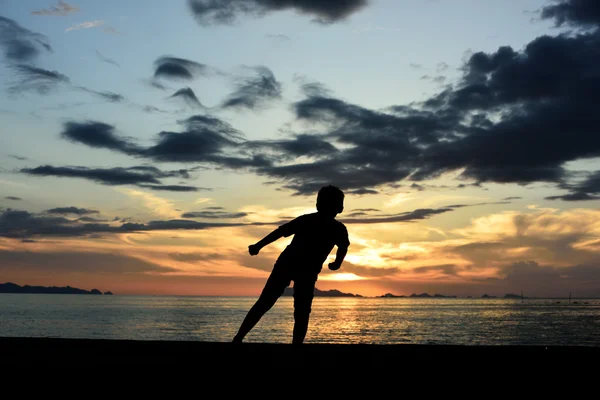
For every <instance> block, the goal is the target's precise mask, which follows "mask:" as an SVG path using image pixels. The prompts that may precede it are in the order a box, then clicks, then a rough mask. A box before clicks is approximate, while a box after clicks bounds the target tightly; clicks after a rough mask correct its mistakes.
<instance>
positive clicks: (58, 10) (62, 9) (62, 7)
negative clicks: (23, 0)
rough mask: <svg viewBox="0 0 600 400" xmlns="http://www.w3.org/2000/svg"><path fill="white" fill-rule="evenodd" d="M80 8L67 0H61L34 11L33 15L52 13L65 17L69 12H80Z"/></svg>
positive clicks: (52, 14)
mask: <svg viewBox="0 0 600 400" xmlns="http://www.w3.org/2000/svg"><path fill="white" fill-rule="evenodd" d="M79 11H80V10H79V8H77V7H75V6H72V5H70V4H69V3H67V2H66V1H62V0H59V1H58V5H56V6H51V7H49V8H42V9H41V10H36V11H32V12H31V14H32V15H51V16H61V17H64V16H66V15H69V14H73V13H77V12H79Z"/></svg>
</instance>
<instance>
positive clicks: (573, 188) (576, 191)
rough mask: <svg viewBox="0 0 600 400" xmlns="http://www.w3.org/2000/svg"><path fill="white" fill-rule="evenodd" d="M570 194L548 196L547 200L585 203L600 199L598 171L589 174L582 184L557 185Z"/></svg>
mask: <svg viewBox="0 0 600 400" xmlns="http://www.w3.org/2000/svg"><path fill="white" fill-rule="evenodd" d="M559 186H560V187H561V188H562V189H567V190H569V191H570V193H568V194H565V195H560V196H548V197H546V199H547V200H564V201H586V200H598V199H600V171H596V172H594V173H591V174H590V175H589V176H588V177H587V178H586V179H585V180H584V181H583V182H580V183H575V184H569V183H563V184H561V185H559Z"/></svg>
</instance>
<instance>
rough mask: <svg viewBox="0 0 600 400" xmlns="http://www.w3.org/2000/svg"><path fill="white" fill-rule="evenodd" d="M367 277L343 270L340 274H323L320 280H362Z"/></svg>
mask: <svg viewBox="0 0 600 400" xmlns="http://www.w3.org/2000/svg"><path fill="white" fill-rule="evenodd" d="M364 279H366V278H363V277H361V276H358V275H355V274H352V273H349V272H341V273H339V274H334V275H323V276H322V277H319V280H324V281H360V280H364Z"/></svg>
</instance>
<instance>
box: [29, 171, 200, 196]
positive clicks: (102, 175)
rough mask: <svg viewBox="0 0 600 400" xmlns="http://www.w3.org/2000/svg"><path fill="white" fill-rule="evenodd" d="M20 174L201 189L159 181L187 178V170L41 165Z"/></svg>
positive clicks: (180, 190)
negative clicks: (171, 178) (165, 183)
mask: <svg viewBox="0 0 600 400" xmlns="http://www.w3.org/2000/svg"><path fill="white" fill-rule="evenodd" d="M20 172H22V173H24V174H28V175H34V176H54V177H59V178H79V179H86V180H89V181H93V182H97V183H101V184H103V185H109V186H122V185H136V186H139V187H142V188H149V189H152V190H162V191H169V190H170V191H175V192H182V191H188V192H189V191H197V190H201V188H195V187H192V186H182V185H163V184H162V182H161V181H160V179H163V178H170V177H179V178H189V173H188V170H176V171H161V170H159V169H158V168H156V167H147V166H136V167H128V168H122V167H114V168H88V167H81V166H69V167H54V166H51V165H42V166H39V167H36V168H23V169H21V170H20Z"/></svg>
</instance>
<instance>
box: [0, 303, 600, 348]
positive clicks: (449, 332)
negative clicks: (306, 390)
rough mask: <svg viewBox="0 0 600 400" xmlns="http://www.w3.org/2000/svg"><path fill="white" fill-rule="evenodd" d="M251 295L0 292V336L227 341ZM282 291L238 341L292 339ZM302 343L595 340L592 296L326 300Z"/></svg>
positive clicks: (597, 323) (599, 323)
mask: <svg viewBox="0 0 600 400" xmlns="http://www.w3.org/2000/svg"><path fill="white" fill-rule="evenodd" d="M255 300H256V298H254V297H178V296H163V297H159V296H118V295H115V296H92V295H60V294H57V295H53V294H0V336H11V337H15V336H16V337H58V338H92V339H135V340H195V341H209V342H229V341H231V339H232V338H233V336H234V335H235V332H236V331H237V328H238V327H239V325H240V323H241V322H242V320H243V318H244V316H245V315H246V312H247V311H248V310H249V309H250V307H251V306H252V304H253V303H254V301H255ZM292 328H293V299H292V298H291V297H282V298H280V299H279V301H278V302H277V303H276V304H275V306H274V307H273V308H272V309H271V310H270V311H269V312H268V313H267V314H266V315H265V316H264V317H263V319H262V320H261V321H260V322H259V323H258V325H256V327H255V328H254V329H253V330H252V331H251V332H250V334H249V335H248V336H247V337H246V340H245V341H246V342H262V343H290V342H291V337H292ZM306 343H341V344H354V343H367V344H402V343H409V344H450V345H547V346H549V345H553V346H556V345H571V346H594V347H597V346H600V299H590V300H572V301H571V302H569V300H567V299H560V300H557V299H525V300H524V301H521V300H520V299H516V300H513V299H417V298H342V297H339V298H324V297H317V298H315V300H314V302H313V309H312V313H311V320H310V325H309V329H308V334H307V337H306Z"/></svg>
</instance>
